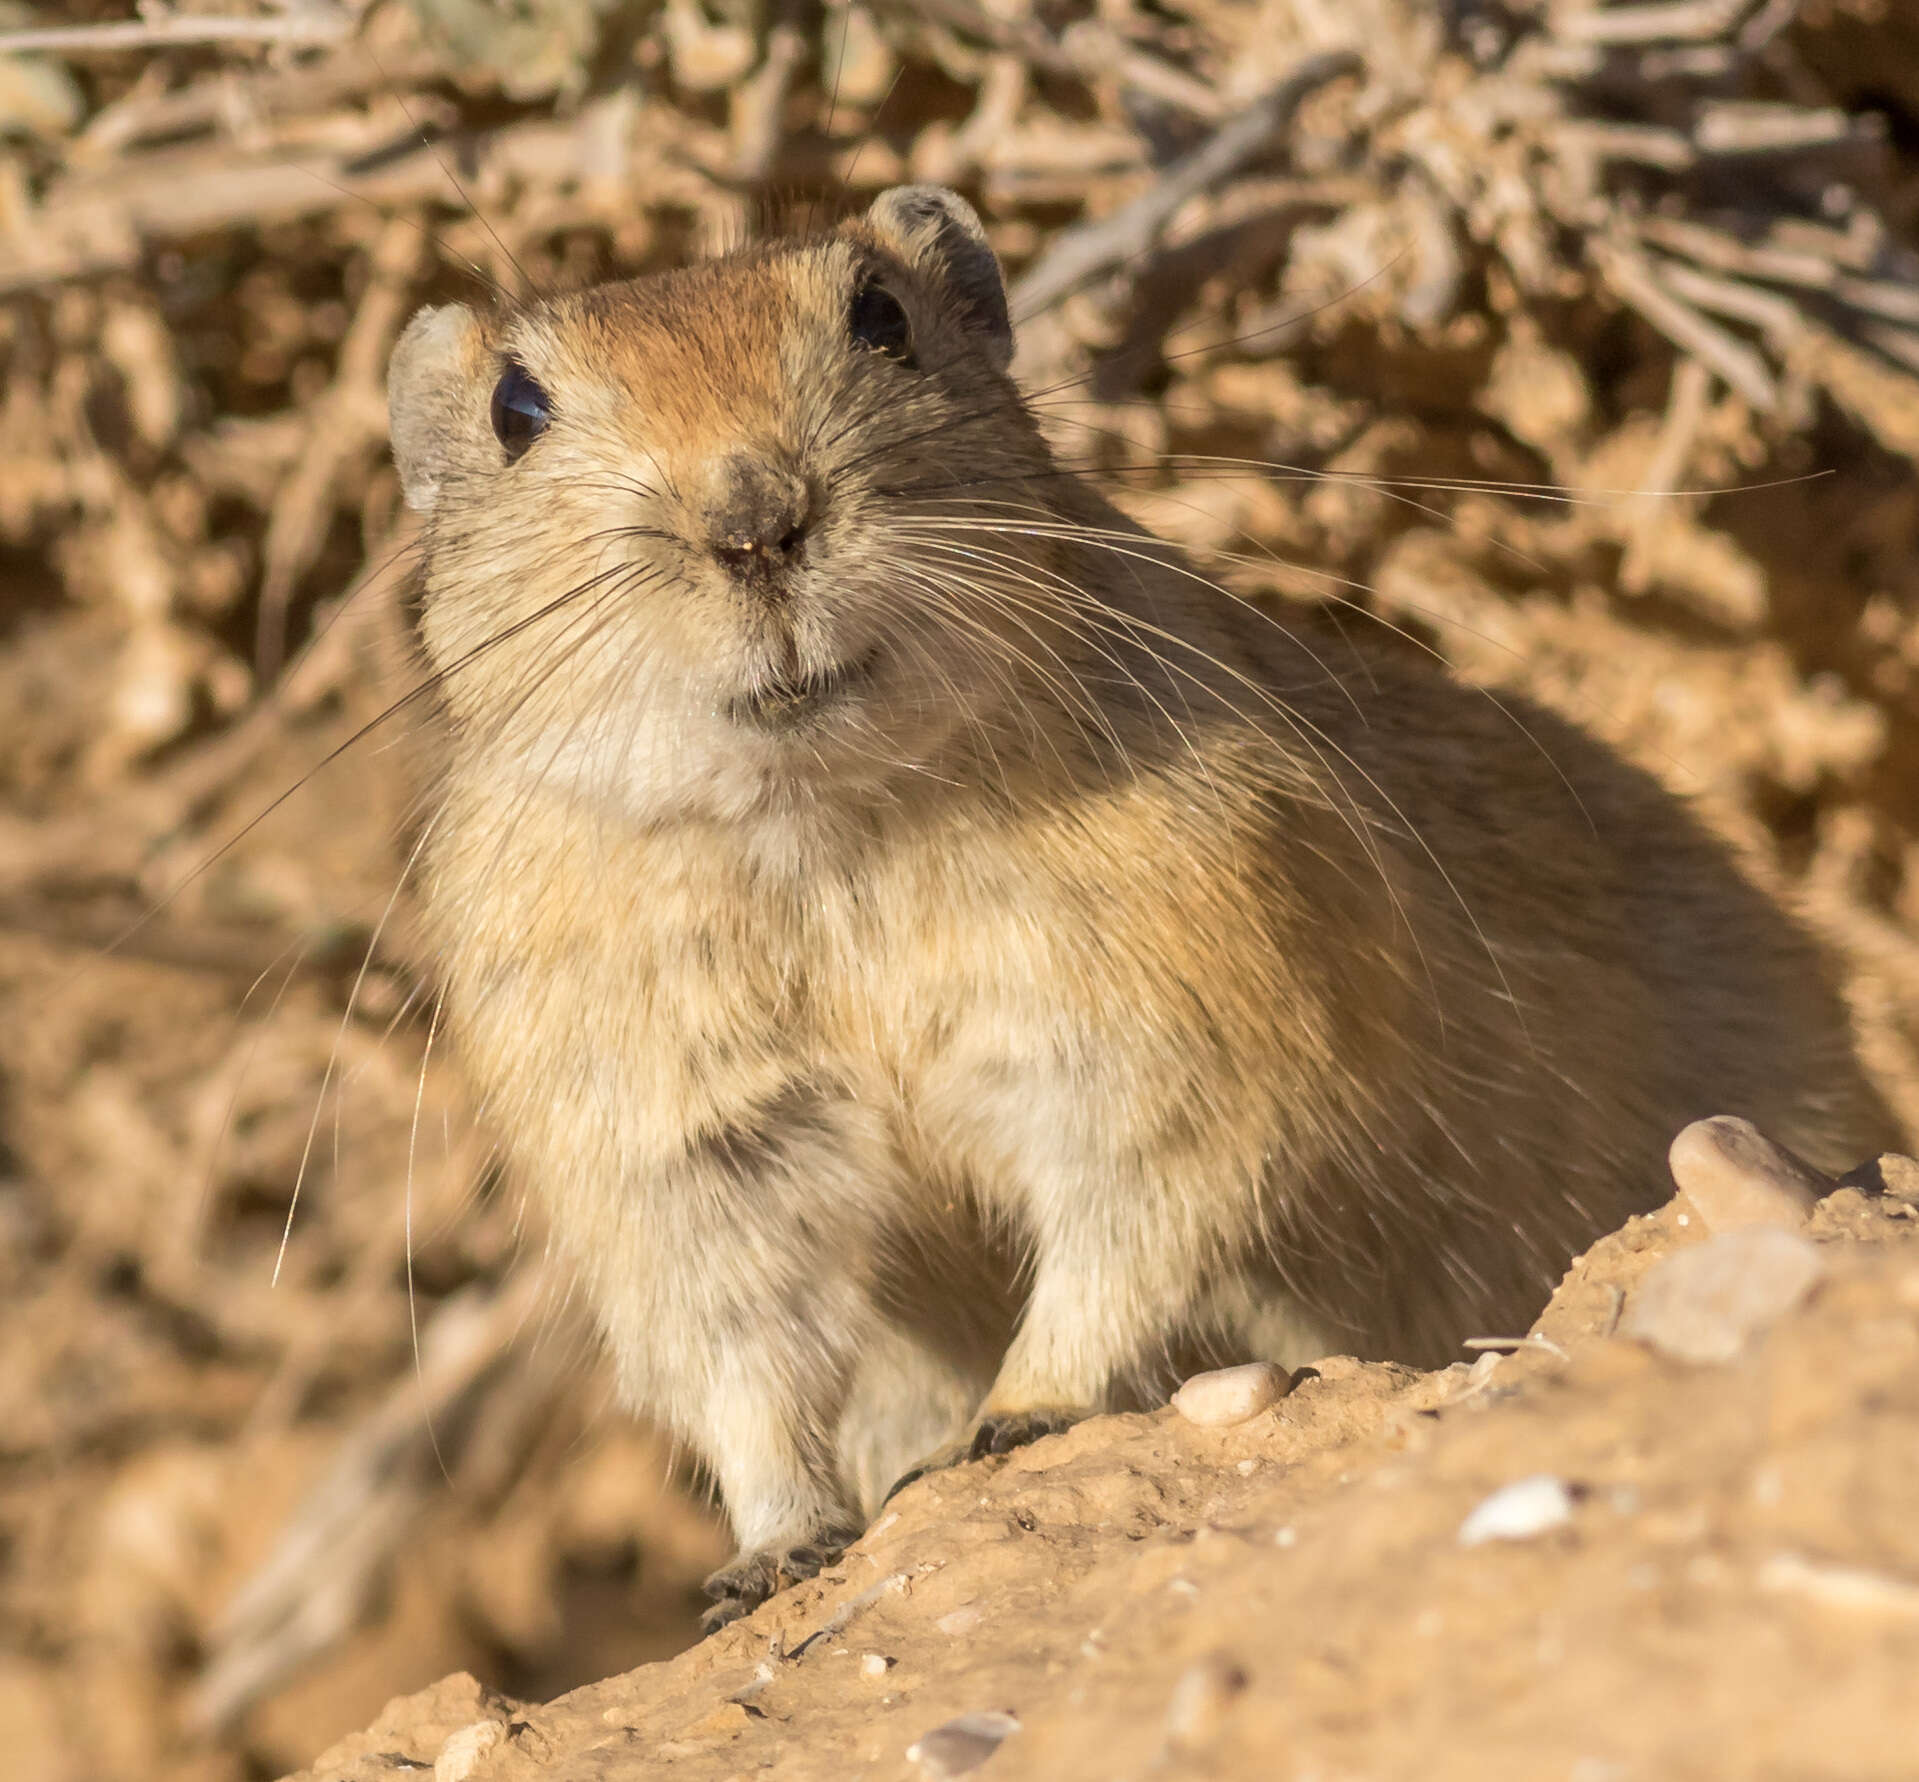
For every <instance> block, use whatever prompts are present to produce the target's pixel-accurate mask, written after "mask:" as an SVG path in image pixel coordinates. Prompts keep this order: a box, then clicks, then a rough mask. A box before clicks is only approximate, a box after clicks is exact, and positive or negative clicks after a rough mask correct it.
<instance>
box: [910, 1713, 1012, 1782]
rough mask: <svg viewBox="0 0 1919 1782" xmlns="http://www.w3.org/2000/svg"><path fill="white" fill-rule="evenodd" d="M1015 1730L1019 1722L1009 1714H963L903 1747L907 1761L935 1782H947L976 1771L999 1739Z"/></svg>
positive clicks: (990, 1754) (992, 1751)
mask: <svg viewBox="0 0 1919 1782" xmlns="http://www.w3.org/2000/svg"><path fill="white" fill-rule="evenodd" d="M1018 1731H1019V1721H1018V1720H1016V1719H1015V1718H1014V1717H1013V1716H1012V1715H1011V1714H999V1713H986V1714H962V1715H960V1716H959V1717H958V1718H957V1719H955V1720H949V1721H947V1722H946V1724H945V1725H944V1726H936V1727H934V1729H933V1730H932V1731H931V1732H930V1733H924V1734H922V1735H921V1736H920V1737H919V1738H917V1739H915V1740H914V1741H913V1743H912V1744H910V1745H908V1746H907V1747H906V1760H907V1762H908V1763H916V1764H918V1765H919V1767H920V1768H921V1769H922V1770H923V1771H925V1773H926V1774H927V1775H928V1776H931V1777H934V1778H936V1779H937V1782H946V1778H947V1777H949V1776H963V1775H965V1774H966V1772H967V1771H968V1770H976V1769H978V1768H979V1766H980V1765H981V1764H983V1763H984V1762H985V1761H986V1760H987V1759H988V1758H989V1757H991V1756H992V1755H993V1753H994V1752H995V1751H997V1750H998V1749H999V1748H1000V1743H1001V1741H1002V1740H1004V1739H1006V1738H1008V1737H1009V1736H1010V1735H1011V1734H1013V1733H1016V1732H1018Z"/></svg>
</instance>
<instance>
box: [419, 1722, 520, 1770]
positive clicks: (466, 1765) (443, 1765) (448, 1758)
mask: <svg viewBox="0 0 1919 1782" xmlns="http://www.w3.org/2000/svg"><path fill="white" fill-rule="evenodd" d="M505 1737H506V1728H505V1727H503V1726H502V1725H501V1724H500V1723H499V1722H498V1721H497V1720H475V1721H473V1722H471V1723H470V1724H469V1725H466V1726H463V1727H461V1728H460V1729H459V1731H458V1732H450V1733H448V1734H447V1736H446V1743H445V1744H443V1745H442V1746H441V1747H440V1754H439V1756H437V1757H436V1758H434V1760H433V1782H466V1779H467V1777H469V1776H470V1775H472V1774H473V1772H474V1771H475V1770H477V1769H478V1768H479V1767H480V1759H481V1758H483V1757H484V1756H485V1755H486V1754H487V1753H488V1752H489V1751H491V1750H492V1749H493V1747H494V1746H495V1745H497V1744H498V1743H499V1742H500V1741H501V1740H502V1739H503V1738H505Z"/></svg>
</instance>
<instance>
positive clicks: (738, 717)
mask: <svg viewBox="0 0 1919 1782" xmlns="http://www.w3.org/2000/svg"><path fill="white" fill-rule="evenodd" d="M879 660H880V651H879V646H878V645H877V644H876V645H875V646H874V647H873V648H872V649H870V650H868V651H867V652H866V653H865V654H864V655H862V656H857V657H855V658H854V659H853V660H852V661H851V662H839V663H835V664H834V665H833V666H832V667H831V668H826V669H821V670H820V671H819V672H818V673H816V674H805V675H800V676H798V677H796V678H792V679H789V678H787V677H785V676H780V677H777V678H775V679H773V680H770V681H768V682H767V683H766V684H765V685H764V686H760V687H755V688H754V689H753V690H752V691H751V692H750V693H742V694H740V695H739V696H738V697H737V698H736V699H734V700H733V701H732V702H731V704H730V706H729V707H728V709H729V711H730V713H731V715H732V717H733V719H734V720H735V722H737V723H742V724H751V725H753V726H755V727H756V728H758V729H761V730H793V729H797V728H798V727H799V726H800V725H802V724H804V723H807V722H808V721H809V720H811V719H814V718H817V717H819V716H820V715H821V714H822V713H824V712H825V711H826V710H827V709H828V708H829V707H831V706H834V705H837V704H838V703H839V702H840V701H841V700H843V699H845V698H846V697H847V696H848V695H849V694H851V693H852V692H854V691H855V690H856V689H857V688H858V687H860V686H861V685H863V684H864V683H865V682H867V681H869V680H871V679H872V678H873V671H874V670H875V669H876V668H878V667H879Z"/></svg>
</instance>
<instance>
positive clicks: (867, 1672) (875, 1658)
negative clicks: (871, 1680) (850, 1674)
mask: <svg viewBox="0 0 1919 1782" xmlns="http://www.w3.org/2000/svg"><path fill="white" fill-rule="evenodd" d="M893 1662H894V1661H893V1660H892V1659H890V1658H888V1657H887V1656H886V1655H885V1654H884V1653H882V1652H862V1653H861V1654H860V1675H861V1676H862V1677H883V1676H885V1675H886V1673H887V1672H888V1671H890V1670H891V1669H892V1668H893Z"/></svg>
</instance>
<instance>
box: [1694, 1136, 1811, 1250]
mask: <svg viewBox="0 0 1919 1782" xmlns="http://www.w3.org/2000/svg"><path fill="white" fill-rule="evenodd" d="M1666 1155H1667V1162H1668V1163H1669V1164H1670V1165H1671V1167H1672V1179H1673V1180H1674V1181H1675V1182H1676V1183H1677V1184H1678V1185H1679V1187H1680V1189H1681V1191H1682V1192H1683V1193H1684V1194H1685V1196H1686V1198H1687V1199H1688V1200H1690V1201H1691V1202H1692V1204H1693V1206H1694V1207H1695V1208H1696V1209H1697V1210H1698V1213H1699V1216H1700V1218H1701V1219H1703V1220H1704V1221H1705V1222H1706V1229H1707V1230H1708V1231H1712V1232H1721V1231H1736V1230H1739V1229H1741V1228H1743V1227H1746V1226H1751V1225H1775V1226H1779V1227H1780V1228H1782V1229H1784V1230H1787V1231H1793V1230H1797V1229H1798V1228H1799V1227H1800V1226H1801V1225H1803V1224H1805V1222H1806V1219H1807V1217H1808V1216H1809V1215H1810V1214H1811V1212H1812V1209H1813V1205H1814V1203H1815V1202H1816V1201H1818V1200H1819V1198H1820V1197H1821V1196H1822V1195H1825V1194H1829V1193H1830V1192H1831V1191H1832V1189H1833V1187H1834V1183H1833V1181H1832V1179H1831V1177H1829V1176H1824V1175H1821V1174H1820V1172H1819V1171H1818V1170H1816V1169H1814V1168H1813V1167H1812V1165H1811V1164H1809V1163H1807V1162H1806V1161H1805V1160H1804V1159H1803V1158H1800V1157H1795V1156H1794V1155H1793V1153H1792V1152H1790V1151H1788V1150H1787V1149H1786V1148H1785V1146H1784V1145H1779V1144H1775V1143H1774V1142H1773V1141H1772V1140H1771V1139H1769V1138H1767V1137H1766V1135H1765V1134H1764V1133H1763V1132H1761V1131H1760V1130H1759V1128H1758V1127H1756V1126H1755V1125H1753V1123H1752V1122H1751V1121H1750V1120H1739V1119H1735V1118H1734V1117H1733V1116H1732V1115H1730V1114H1718V1115H1715V1116H1714V1117H1713V1118H1712V1119H1710V1120H1695V1121H1694V1122H1693V1123H1692V1124H1691V1125H1690V1126H1688V1127H1687V1128H1686V1129H1685V1130H1684V1131H1683V1132H1681V1133H1680V1135H1679V1136H1678V1137H1677V1138H1676V1139H1674V1140H1673V1142H1672V1149H1671V1150H1670V1151H1669V1152H1667V1154H1666Z"/></svg>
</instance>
